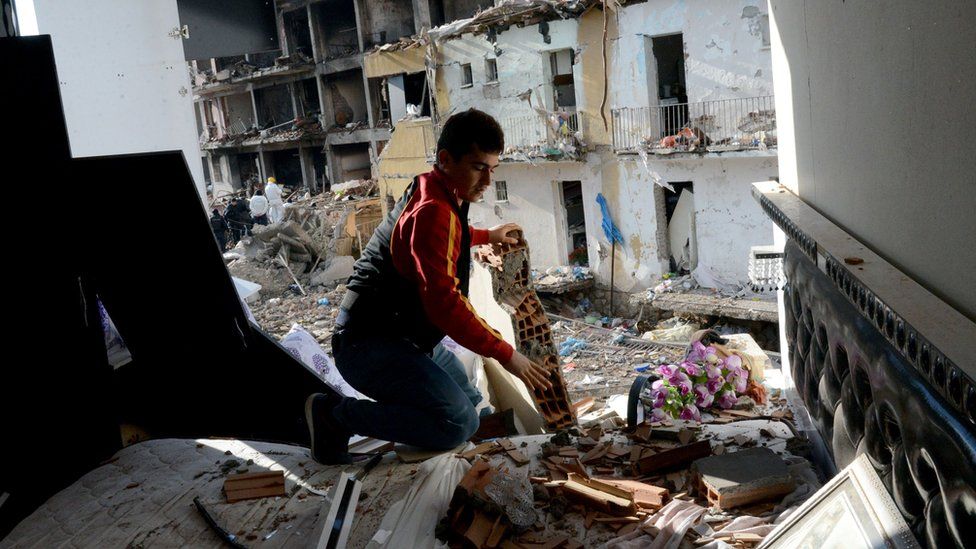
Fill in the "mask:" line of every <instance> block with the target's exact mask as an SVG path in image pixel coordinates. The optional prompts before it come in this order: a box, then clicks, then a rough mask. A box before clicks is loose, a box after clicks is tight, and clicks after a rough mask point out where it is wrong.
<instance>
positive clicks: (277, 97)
mask: <svg viewBox="0 0 976 549" xmlns="http://www.w3.org/2000/svg"><path fill="white" fill-rule="evenodd" d="M254 101H255V103H256V105H257V113H258V127H260V128H261V129H267V128H272V127H277V126H281V125H282V124H285V123H287V122H290V121H292V120H294V119H295V111H294V110H293V109H292V103H291V90H289V88H288V86H287V85H284V84H278V85H277V86H269V87H267V88H261V89H257V90H254Z"/></svg>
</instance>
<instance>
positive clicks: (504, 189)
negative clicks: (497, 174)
mask: <svg viewBox="0 0 976 549" xmlns="http://www.w3.org/2000/svg"><path fill="white" fill-rule="evenodd" d="M495 202H508V183H507V182H505V181H495Z"/></svg>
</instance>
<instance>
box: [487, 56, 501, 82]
mask: <svg viewBox="0 0 976 549" xmlns="http://www.w3.org/2000/svg"><path fill="white" fill-rule="evenodd" d="M485 80H486V81H487V83H489V84H492V83H495V82H498V60H497V59H485Z"/></svg>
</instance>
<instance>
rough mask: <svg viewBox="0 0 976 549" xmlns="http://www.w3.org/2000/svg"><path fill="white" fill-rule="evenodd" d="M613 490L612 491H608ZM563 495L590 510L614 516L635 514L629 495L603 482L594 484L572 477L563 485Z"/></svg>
mask: <svg viewBox="0 0 976 549" xmlns="http://www.w3.org/2000/svg"><path fill="white" fill-rule="evenodd" d="M606 490H611V491H606ZM563 494H564V495H565V496H566V497H567V498H569V499H571V500H574V501H578V502H580V503H582V504H583V505H585V506H586V507H588V508H590V509H597V510H600V511H603V512H604V513H607V514H609V515H614V516H631V515H633V514H634V511H635V507H634V502H633V501H632V500H630V499H629V498H628V497H626V496H627V493H626V492H624V491H623V490H620V489H618V488H614V487H612V486H610V485H608V484H605V483H602V482H592V481H589V480H587V479H585V478H582V477H579V476H577V475H570V476H569V479H568V480H567V481H566V484H564V485H563Z"/></svg>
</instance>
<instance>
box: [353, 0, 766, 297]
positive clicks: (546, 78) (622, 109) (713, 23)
mask: <svg viewBox="0 0 976 549" xmlns="http://www.w3.org/2000/svg"><path fill="white" fill-rule="evenodd" d="M769 40H770V39H769V30H768V16H767V14H766V5H765V3H762V2H756V1H750V0H741V1H734V2H706V3H695V4H694V6H692V5H690V3H689V2H686V1H685V0H655V1H648V2H630V3H623V4H621V5H618V6H616V7H611V8H608V9H607V10H606V13H604V10H603V8H602V3H600V2H545V1H541V0H540V1H526V2H499V3H498V5H497V6H495V7H493V8H489V9H486V10H483V11H481V12H479V13H478V14H477V15H476V16H475V17H473V18H470V19H466V20H458V21H453V22H450V23H448V24H445V25H442V26H440V27H436V28H434V29H433V30H431V31H430V32H429V33H427V34H426V35H424V36H421V37H415V38H414V39H413V40H412V41H407V40H404V41H401V42H400V43H398V44H394V45H389V46H386V47H381V48H377V49H376V50H375V51H373V52H371V53H369V54H368V55H367V56H366V59H365V62H364V67H365V71H366V76H367V78H368V79H370V80H373V79H384V80H385V82H386V86H387V89H388V98H389V101H390V105H391V106H390V110H391V112H405V111H406V109H407V107H406V105H407V104H409V103H411V102H410V101H409V100H407V99H405V98H404V97H403V94H397V90H398V89H399V87H400V86H401V85H402V83H403V82H405V81H407V80H409V79H411V78H416V77H422V76H424V75H426V77H427V79H428V80H429V81H430V82H431V83H432V84H431V88H432V90H433V93H431V94H430V95H431V98H430V99H431V100H432V101H433V105H434V109H433V110H434V112H433V116H432V117H431V118H425V117H423V116H419V117H408V118H406V119H403V120H401V121H400V122H399V123H397V125H396V131H395V132H394V133H393V135H392V139H391V141H390V144H389V147H388V149H387V150H386V152H384V153H383V154H381V155H380V158H379V174H378V177H379V182H380V188H381V195H385V197H386V200H385V202H386V204H391V203H392V202H393V200H394V199H395V198H396V197H398V196H399V194H400V193H401V192H402V189H403V188H405V187H406V185H407V184H408V183H409V181H410V180H411V178H412V177H413V175H414V174H416V173H419V172H421V171H424V170H426V169H429V168H428V166H429V164H430V162H431V161H432V160H433V148H434V143H435V142H436V141H435V138H436V135H437V134H438V131H437V130H438V126H439V124H442V123H443V122H444V120H446V118H447V117H448V116H450V114H452V113H454V112H459V111H461V110H464V109H467V108H470V107H475V108H478V109H481V110H484V111H486V112H488V113H489V114H491V115H493V116H495V117H496V118H497V119H498V120H499V122H500V123H501V125H502V127H503V129H504V130H505V139H506V150H505V151H504V153H503V154H502V164H501V166H499V167H498V168H497V169H496V170H495V177H494V179H495V181H496V183H495V186H494V188H493V189H490V190H489V191H488V193H487V194H486V196H485V199H484V200H483V201H482V202H481V203H478V204H474V205H472V208H471V214H470V218H471V221H472V223H474V224H476V225H478V224H480V225H483V226H492V225H495V224H498V223H501V222H508V221H513V222H517V223H519V224H520V225H522V226H523V227H524V229H525V231H526V238H527V239H528V240H530V241H531V242H534V243H535V244H534V246H533V248H534V253H533V257H534V263H535V264H536V265H537V266H539V267H541V268H545V267H547V266H555V265H565V264H567V263H571V262H575V261H583V262H588V264H589V266H590V267H591V268H592V270H593V272H594V274H595V276H596V279H597V282H598V284H599V285H600V286H603V287H609V282H610V280H611V265H613V270H614V272H613V275H612V279H613V287H614V289H615V290H617V291H621V292H636V291H639V290H642V289H644V288H648V287H651V286H653V285H654V284H656V281H658V280H659V279H660V277H661V275H662V274H664V273H667V272H671V271H675V270H677V269H678V268H683V269H687V270H689V271H693V272H695V274H696V278H697V279H698V280H699V282H700V283H701V284H702V285H703V286H706V287H714V288H726V287H732V286H736V285H742V284H743V283H744V282H745V281H747V279H748V272H747V271H748V258H749V251H750V247H751V246H757V245H764V244H771V243H772V239H773V237H772V225H771V224H770V222H769V220H768V219H766V218H765V217H764V215H763V213H762V210H761V209H760V208H759V207H758V205H757V204H755V202H754V201H753V200H752V199H751V197H750V185H751V183H753V182H755V181H765V180H769V179H775V178H776V177H777V157H776V150H777V149H776V120H775V108H774V102H773V91H772V90H773V83H772V71H771V61H770V51H769V50H770V48H769ZM422 100H423V101H426V100H427V98H426V97H425V98H422ZM397 101H399V105H397ZM411 108H412V107H411ZM426 108H427V107H426V106H425V107H424V109H426ZM415 112H416V111H415ZM421 114H426V112H423V113H421ZM394 120H396V118H394ZM600 194H602V195H603V197H604V198H605V199H606V203H607V210H608V212H607V213H609V215H610V217H611V218H612V219H613V222H614V223H615V224H616V225H617V226H618V227H619V229H620V231H621V233H622V235H623V237H624V242H623V243H620V244H617V246H616V247H615V251H614V254H615V257H613V258H611V245H610V242H609V241H608V240H607V238H606V237H605V236H604V233H603V230H602V229H601V225H602V223H603V217H604V214H603V212H602V210H601V207H600V205H599V204H598V202H597V196H598V195H600ZM767 237H768V238H767Z"/></svg>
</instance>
